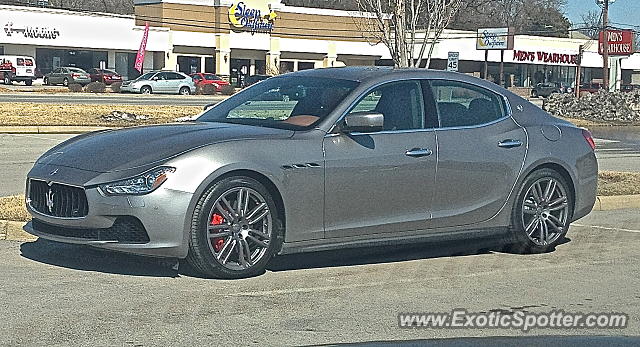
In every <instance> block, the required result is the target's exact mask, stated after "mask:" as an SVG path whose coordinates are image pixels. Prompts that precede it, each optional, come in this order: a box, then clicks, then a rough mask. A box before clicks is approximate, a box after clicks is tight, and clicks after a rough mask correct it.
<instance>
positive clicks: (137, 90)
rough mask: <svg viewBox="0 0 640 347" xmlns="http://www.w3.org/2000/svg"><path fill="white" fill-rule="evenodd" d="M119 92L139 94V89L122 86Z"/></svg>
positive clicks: (137, 87) (132, 86) (131, 86)
mask: <svg viewBox="0 0 640 347" xmlns="http://www.w3.org/2000/svg"><path fill="white" fill-rule="evenodd" d="M120 91H121V92H126V93H140V87H139V86H136V85H134V84H128V85H122V86H120Z"/></svg>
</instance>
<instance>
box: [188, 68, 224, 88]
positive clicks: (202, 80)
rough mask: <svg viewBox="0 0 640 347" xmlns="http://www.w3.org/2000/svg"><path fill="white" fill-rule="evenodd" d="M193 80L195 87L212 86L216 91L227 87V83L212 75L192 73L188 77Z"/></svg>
mask: <svg viewBox="0 0 640 347" xmlns="http://www.w3.org/2000/svg"><path fill="white" fill-rule="evenodd" d="M189 76H191V78H193V81H194V82H196V85H197V86H202V85H207V84H212V85H214V86H216V89H217V91H221V90H222V87H224V86H228V85H229V82H228V81H225V80H223V79H222V78H220V77H218V76H216V75H214V74H212V73H202V72H199V73H194V74H191V75H189Z"/></svg>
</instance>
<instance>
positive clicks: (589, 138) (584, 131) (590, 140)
mask: <svg viewBox="0 0 640 347" xmlns="http://www.w3.org/2000/svg"><path fill="white" fill-rule="evenodd" d="M582 136H584V139H585V140H586V141H587V143H588V144H589V146H591V149H593V150H595V149H596V143H595V141H593V136H591V132H590V131H589V130H587V129H582Z"/></svg>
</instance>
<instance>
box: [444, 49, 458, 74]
mask: <svg viewBox="0 0 640 347" xmlns="http://www.w3.org/2000/svg"><path fill="white" fill-rule="evenodd" d="M459 59H460V53H459V52H449V59H448V61H447V71H456V72H457V71H458V60H459Z"/></svg>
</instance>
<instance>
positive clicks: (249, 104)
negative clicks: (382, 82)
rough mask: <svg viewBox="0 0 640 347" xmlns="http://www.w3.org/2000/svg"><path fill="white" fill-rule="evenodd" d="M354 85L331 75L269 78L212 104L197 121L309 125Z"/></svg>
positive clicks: (296, 128) (294, 128) (257, 124)
mask: <svg viewBox="0 0 640 347" xmlns="http://www.w3.org/2000/svg"><path fill="white" fill-rule="evenodd" d="M357 85H358V82H354V81H346V80H341V79H333V78H317V77H311V78H310V77H277V78H272V79H269V80H266V81H265V82H263V83H260V84H256V85H254V86H253V87H251V88H248V89H245V90H244V91H242V92H240V93H238V94H236V95H234V96H233V97H231V98H229V99H227V100H225V101H224V102H222V103H220V104H218V105H216V106H215V107H213V108H211V109H210V110H209V111H207V112H205V113H204V114H203V115H202V116H200V117H199V118H198V121H203V122H223V123H237V124H247V125H256V126H264V127H273V128H283V129H292V130H300V129H305V128H310V127H312V126H314V125H316V124H317V123H319V122H320V121H321V120H322V119H324V118H325V117H326V116H328V115H329V113H331V111H333V109H334V108H335V107H336V106H337V105H338V104H339V103H340V102H341V101H342V100H344V98H345V97H346V96H347V94H349V93H350V92H351V91H352V90H353V89H354V88H355V87H356V86H357Z"/></svg>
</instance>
